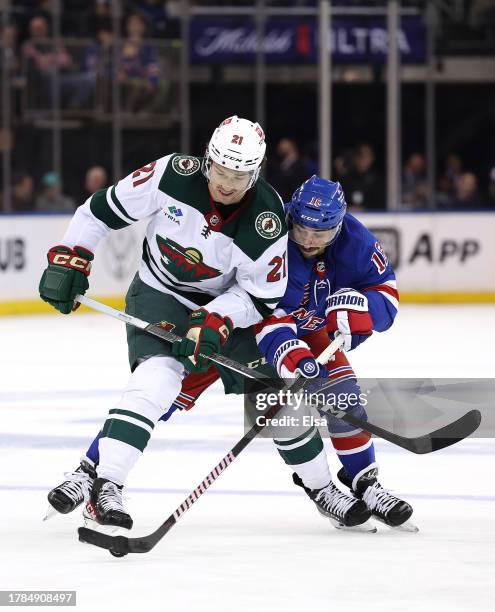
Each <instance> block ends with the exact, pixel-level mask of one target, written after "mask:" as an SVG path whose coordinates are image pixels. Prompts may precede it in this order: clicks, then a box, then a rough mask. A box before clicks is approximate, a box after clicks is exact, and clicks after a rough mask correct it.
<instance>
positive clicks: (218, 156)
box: [201, 115, 266, 191]
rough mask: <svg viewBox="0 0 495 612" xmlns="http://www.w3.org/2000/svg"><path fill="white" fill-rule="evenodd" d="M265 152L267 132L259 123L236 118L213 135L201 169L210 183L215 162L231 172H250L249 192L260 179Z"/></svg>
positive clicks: (225, 123) (232, 118)
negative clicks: (212, 165) (211, 170)
mask: <svg viewBox="0 0 495 612" xmlns="http://www.w3.org/2000/svg"><path fill="white" fill-rule="evenodd" d="M265 150H266V143H265V133H264V132H263V130H262V128H261V126H260V124H259V123H253V122H252V121H249V119H240V118H239V117H238V116H237V115H234V116H233V117H228V118H227V119H225V120H224V121H222V123H221V124H220V125H219V126H218V127H217V129H216V130H215V131H214V132H213V135H212V137H211V138H210V142H209V143H208V145H207V147H206V151H205V156H204V160H203V164H202V168H201V169H202V171H203V174H204V175H205V177H206V179H207V180H210V168H211V162H212V161H214V162H215V163H217V164H219V165H220V166H224V167H225V168H230V169H231V170H237V171H238V172H249V173H250V180H249V183H248V186H247V187H246V191H247V190H248V189H250V188H251V187H252V186H253V185H254V184H255V183H256V180H257V179H258V176H259V173H260V168H261V164H262V162H263V160H264V159H265Z"/></svg>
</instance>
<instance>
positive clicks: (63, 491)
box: [44, 459, 96, 520]
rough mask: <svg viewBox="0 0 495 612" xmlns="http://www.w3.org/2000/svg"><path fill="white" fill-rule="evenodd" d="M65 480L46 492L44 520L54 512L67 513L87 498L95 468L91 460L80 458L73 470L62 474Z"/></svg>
mask: <svg viewBox="0 0 495 612" xmlns="http://www.w3.org/2000/svg"><path fill="white" fill-rule="evenodd" d="M64 476H65V478H66V480H64V482H62V484H59V485H58V486H57V487H55V488H54V489H52V490H51V491H50V492H49V493H48V503H49V504H50V505H49V506H48V510H47V513H46V516H45V518H44V520H47V519H48V518H51V517H52V516H54V515H55V514H57V513H59V514H69V513H70V512H72V511H73V510H75V509H76V508H77V507H78V506H80V505H81V504H82V503H83V502H84V501H87V500H88V499H89V494H90V491H91V487H92V486H93V480H94V479H95V478H96V470H95V466H94V464H93V462H92V461H90V460H89V459H82V460H81V464H80V465H79V467H78V468H77V469H75V470H74V471H73V472H66V473H65V474H64Z"/></svg>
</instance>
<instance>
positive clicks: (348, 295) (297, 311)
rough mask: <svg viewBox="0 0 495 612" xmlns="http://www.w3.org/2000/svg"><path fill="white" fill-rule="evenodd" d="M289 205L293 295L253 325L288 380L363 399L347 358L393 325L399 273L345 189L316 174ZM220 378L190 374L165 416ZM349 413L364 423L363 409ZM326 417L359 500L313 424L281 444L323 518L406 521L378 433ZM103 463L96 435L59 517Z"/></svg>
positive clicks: (61, 495)
mask: <svg viewBox="0 0 495 612" xmlns="http://www.w3.org/2000/svg"><path fill="white" fill-rule="evenodd" d="M286 208H287V220H288V223H289V229H290V234H289V237H290V240H289V247H288V270H289V274H288V284H287V290H286V293H285V295H284V297H283V298H282V300H281V301H280V302H279V304H278V307H277V310H276V311H275V313H274V314H273V315H272V316H271V317H269V318H268V319H265V320H264V321H263V322H262V323H260V324H258V325H257V326H256V327H255V330H254V331H255V334H256V340H257V343H258V346H259V349H260V351H261V353H262V354H263V355H264V356H265V357H266V359H267V361H268V362H269V363H270V364H272V365H273V366H274V367H275V369H276V370H277V373H278V375H279V376H281V377H282V378H291V377H293V376H295V375H297V374H298V373H300V374H302V375H303V376H305V377H308V378H315V384H317V383H318V381H320V382H321V381H325V384H327V383H328V382H330V383H331V387H330V388H329V390H331V392H332V393H333V394H335V395H338V394H341V396H345V397H355V396H359V391H360V390H359V387H358V384H357V381H356V376H355V374H354V372H353V370H352V367H351V366H350V364H349V362H348V360H347V357H346V352H348V351H351V350H353V349H355V348H356V347H357V346H359V344H361V343H362V342H363V341H365V340H366V339H368V338H369V337H370V336H371V335H372V333H373V332H374V331H378V332H382V331H385V330H387V329H388V328H389V327H390V326H391V325H392V323H393V321H394V318H395V315H396V313H397V307H398V299H399V296H398V293H397V288H396V281H395V276H394V273H393V270H392V268H391V266H390V264H389V262H388V261H387V258H386V256H385V254H384V252H383V250H382V248H381V246H380V244H379V243H378V241H377V240H376V238H375V237H374V236H373V235H372V234H371V232H369V230H367V229H366V228H365V226H364V225H363V224H362V223H360V222H359V221H358V220H357V219H355V218H354V217H352V216H351V215H350V214H348V213H346V203H345V198H344V194H343V191H342V188H341V186H340V184H339V183H334V182H332V181H328V180H325V179H321V178H319V177H317V176H313V177H311V178H310V179H309V180H308V181H306V182H305V183H304V184H303V185H302V186H301V187H300V188H299V189H298V190H297V191H296V192H295V193H294V195H293V197H292V200H291V202H290V203H289V204H288V205H287V207H286ZM337 330H338V331H339V332H340V333H341V334H342V335H343V336H344V342H345V343H344V347H343V348H344V350H343V351H338V352H337V353H336V355H335V356H334V357H333V358H332V360H331V361H330V362H329V363H328V364H327V365H326V366H320V365H319V364H318V363H317V362H316V360H315V355H318V354H319V353H320V352H321V351H322V350H323V349H324V348H326V346H327V345H328V343H329V340H330V338H331V337H333V334H334V333H335V332H336V331H337ZM216 378H218V373H217V371H216V369H215V368H213V367H212V368H210V370H209V371H208V372H207V373H206V374H203V375H198V374H191V375H189V376H188V377H187V378H186V379H185V380H184V382H183V386H182V391H181V394H180V395H179V396H178V398H177V399H176V400H175V402H174V404H173V405H172V406H171V408H170V410H169V411H168V412H167V413H166V414H165V415H164V416H163V417H162V420H167V419H168V418H169V417H170V415H171V414H172V413H173V412H174V411H175V410H176V409H184V408H185V409H190V408H191V407H192V406H193V405H194V401H195V400H196V399H197V397H199V395H200V394H201V392H202V391H203V390H204V389H206V388H207V387H208V386H209V385H210V384H211V383H212V382H213V381H214V380H216ZM327 379H328V380H327ZM348 409H349V411H351V410H352V413H353V414H354V415H355V416H357V417H359V418H366V413H365V411H364V407H363V406H362V404H361V403H358V405H353V406H352V407H351V406H349V407H348ZM326 419H327V423H328V429H329V432H330V438H331V441H332V444H333V446H334V448H335V450H336V452H337V454H338V457H339V460H340V462H341V464H342V468H341V470H340V471H339V472H338V475H337V476H338V479H339V480H340V481H341V482H342V483H343V484H344V485H346V486H347V487H349V489H350V492H351V493H352V495H346V494H344V493H342V492H341V491H340V490H339V489H338V488H337V487H336V486H335V485H334V483H333V482H332V479H331V475H330V471H329V467H328V463H327V457H326V453H325V450H324V448H323V443H322V440H321V438H320V435H319V433H318V430H317V429H316V428H315V427H310V428H308V429H307V431H305V432H304V433H303V435H302V436H298V437H297V439H295V440H290V443H288V442H287V440H278V439H275V445H276V447H277V450H278V452H279V453H280V455H281V456H282V458H283V459H284V461H285V462H286V463H287V464H288V465H289V467H290V468H291V469H292V470H293V481H294V483H295V484H296V485H298V486H301V487H303V489H304V490H305V492H306V493H307V494H308V496H309V497H310V498H311V499H312V500H313V502H314V503H315V504H316V506H317V508H318V510H319V512H320V513H322V514H323V515H325V516H328V517H330V518H332V519H333V520H334V524H335V523H338V524H340V525H345V526H354V525H358V524H360V523H363V522H365V521H366V520H367V518H368V517H369V516H370V515H371V514H372V515H373V516H374V517H375V518H377V519H379V520H381V521H382V522H384V523H385V524H387V525H389V526H390V527H397V526H400V525H402V524H404V523H405V522H406V521H407V520H408V518H409V517H410V516H411V514H412V508H411V506H410V505H409V504H408V503H407V502H405V501H403V500H401V499H399V498H397V497H395V496H392V495H391V494H390V493H389V492H388V491H387V490H385V489H384V488H383V487H382V486H381V485H380V483H379V482H378V479H377V476H378V465H377V463H376V461H375V450H374V445H373V442H372V440H371V436H370V435H369V434H368V433H367V432H364V431H362V430H356V429H355V428H353V427H352V426H350V425H348V424H347V423H345V422H344V421H342V420H340V419H337V418H335V417H332V416H326ZM97 460H98V438H96V439H95V441H94V442H93V443H92V445H91V446H90V448H89V449H88V452H87V454H86V457H84V458H83V461H82V464H81V467H80V468H78V470H76V472H73V473H69V474H68V475H67V478H68V480H66V481H65V482H64V483H62V484H61V485H59V486H58V487H56V488H55V489H53V490H52V491H51V492H50V494H49V501H50V503H51V504H52V505H53V506H54V507H55V508H56V509H57V510H58V511H62V512H70V511H71V510H73V509H74V508H75V507H77V505H78V504H79V503H81V502H82V501H83V499H84V497H85V494H87V492H86V491H85V490H84V489H85V487H88V488H89V487H90V484H88V481H89V482H90V481H91V479H92V477H93V468H92V466H93V465H94V463H97Z"/></svg>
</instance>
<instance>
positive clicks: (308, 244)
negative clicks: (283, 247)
mask: <svg viewBox="0 0 495 612" xmlns="http://www.w3.org/2000/svg"><path fill="white" fill-rule="evenodd" d="M337 231H338V230H337V228H333V229H326V230H317V229H313V228H312V227H304V225H298V224H297V223H293V225H292V231H291V238H292V240H293V241H294V242H296V243H297V246H298V247H299V250H300V251H301V253H302V254H303V257H305V258H306V259H310V258H311V257H316V255H321V253H323V251H324V250H325V249H326V247H327V246H328V245H329V244H330V242H331V241H332V240H333V238H334V237H335V234H336V233H337Z"/></svg>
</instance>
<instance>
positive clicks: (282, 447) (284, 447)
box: [273, 428, 315, 451]
mask: <svg viewBox="0 0 495 612" xmlns="http://www.w3.org/2000/svg"><path fill="white" fill-rule="evenodd" d="M314 435H315V429H314V428H312V429H310V431H309V433H308V435H307V436H305V437H304V438H303V439H302V440H299V441H298V442H294V444H284V445H281V444H277V441H276V440H274V441H273V443H274V444H275V446H276V447H277V449H279V450H281V451H285V450H292V449H294V448H299V447H300V446H304V445H305V444H307V442H308V441H309V440H310V439H311V438H312V437H313V436H314ZM283 441H284V440H282V439H281V440H279V442H283Z"/></svg>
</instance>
